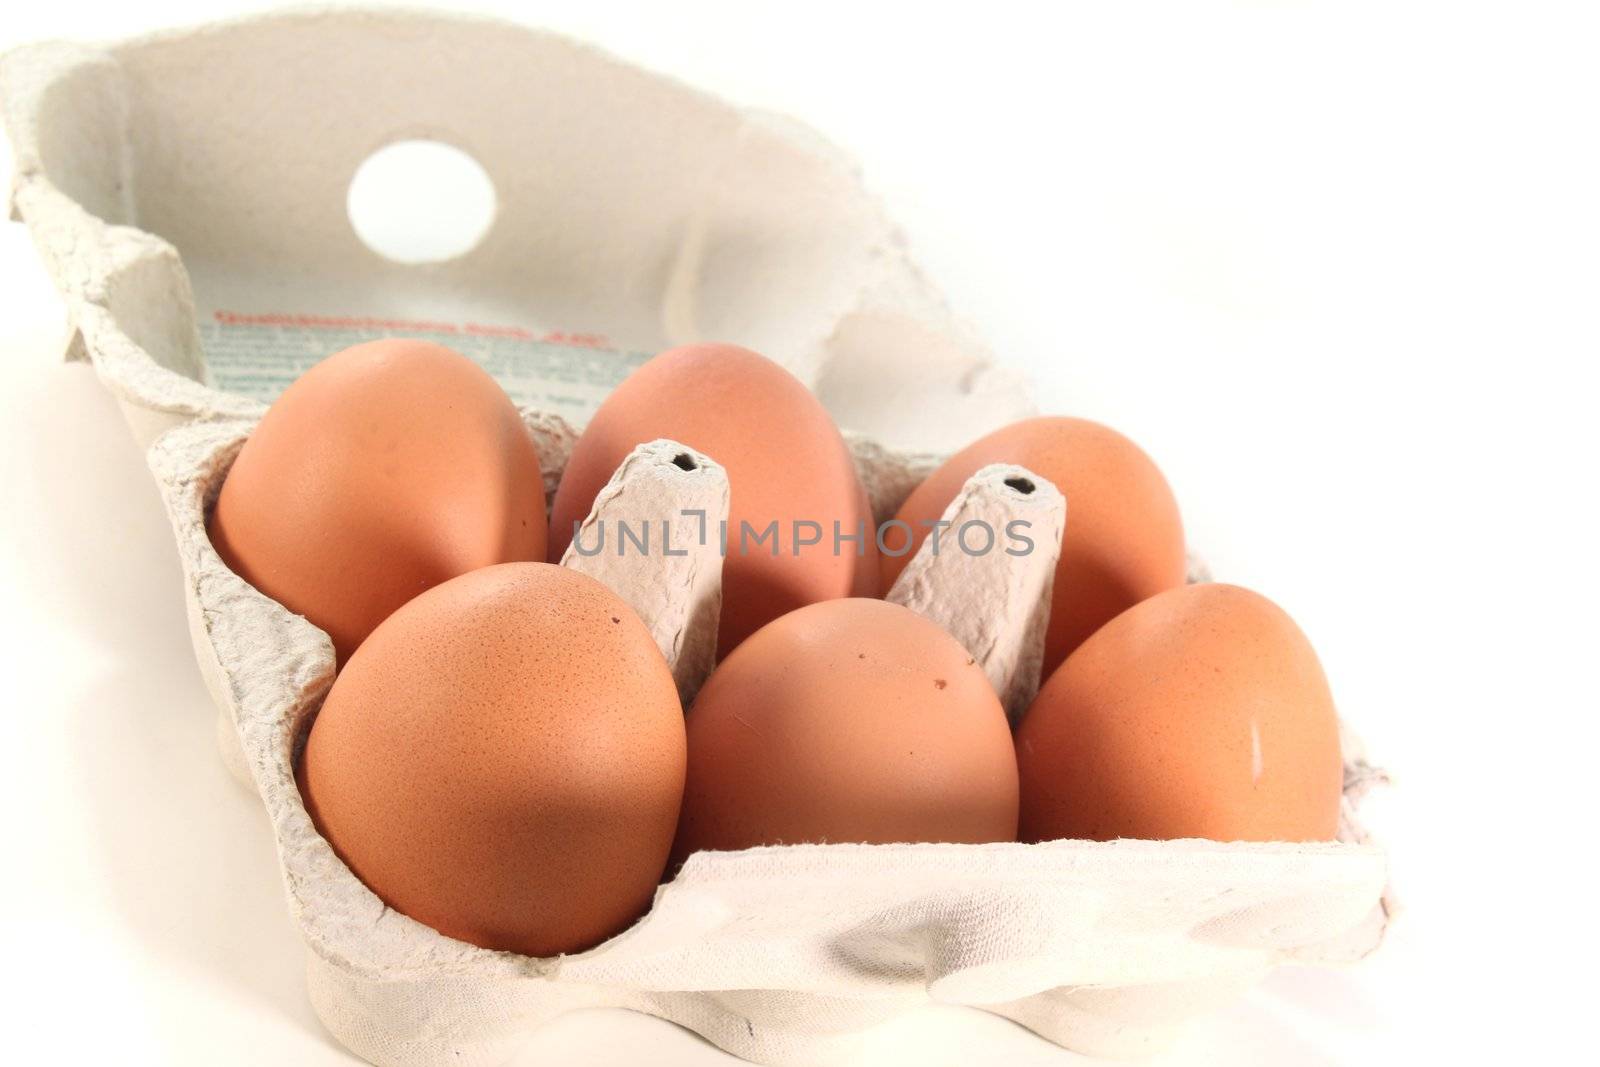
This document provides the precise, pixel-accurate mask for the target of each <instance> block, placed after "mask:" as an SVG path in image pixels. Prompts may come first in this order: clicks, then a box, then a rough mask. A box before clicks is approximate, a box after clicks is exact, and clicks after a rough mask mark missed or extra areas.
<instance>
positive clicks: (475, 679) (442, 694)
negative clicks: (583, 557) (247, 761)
mask: <svg viewBox="0 0 1600 1067" xmlns="http://www.w3.org/2000/svg"><path fill="white" fill-rule="evenodd" d="M683 775H684V729H683V710H682V706H681V705H680V704H679V702H678V695H677V690H676V688H675V687H674V685H673V680H672V675H671V672H670V671H669V670H668V668H667V663H666V661H665V660H664V659H663V658H662V656H661V653H660V652H659V651H658V650H657V648H656V645H655V643H654V642H653V641H652V640H651V638H650V634H649V632H648V631H647V630H646V628H645V625H644V623H643V622H641V621H640V619H639V617H638V616H637V615H636V614H634V612H633V610H632V609H631V608H629V607H628V605H627V604H625V603H624V602H623V601H622V600H621V599H620V598H618V597H617V596H616V595H615V594H614V593H612V592H611V591H610V590H609V589H607V588H606V587H605V586H603V585H601V584H600V583H599V582H597V581H595V580H594V579H592V578H589V577H587V576H585V575H582V574H579V573H577V572H576V571H572V570H568V569H566V568H563V567H555V566H551V565H550V564H546V563H508V564H504V565H501V566H498V567H489V568H485V569H483V570H477V571H473V572H472V573H470V574H466V575H463V576H461V577H459V578H455V579H452V580H450V581H448V582H445V583H443V584H442V585H438V586H435V587H434V588H433V589H430V590H429V591H428V592H426V593H423V594H422V595H421V596H419V597H417V598H416V599H415V600H412V601H411V602H410V603H408V604H406V605H405V606H404V607H402V608H401V609H400V610H399V611H397V612H395V613H394V614H393V615H391V616H390V617H389V618H388V619H386V620H385V621H384V622H383V623H382V624H381V625H380V626H379V627H378V628H377V629H376V630H375V631H373V633H372V636H371V637H369V638H368V639H367V641H366V642H365V643H364V644H363V645H362V646H361V647H360V648H359V649H357V650H356V653H355V655H353V656H352V657H351V658H350V662H349V663H348V664H346V666H345V668H344V670H343V671H342V672H341V673H340V674H339V677H338V679H337V680H336V681H335V682H334V685H333V689H332V690H331V691H330V692H329V694H328V697H327V700H326V702H325V703H324V705H323V707H322V711H321V713H320V714H319V715H318V716H317V719H316V721H315V723H314V724H313V725H312V728H311V733H310V736H309V737H308V739H307V742H306V747H305V756H304V763H303V767H302V773H301V783H302V792H303V795H304V797H305V800H306V807H307V809H308V810H309V811H310V813H311V815H312V818H313V819H314V821H315V822H316V825H317V828H318V829H319V830H320V831H321V833H322V835H323V837H325V838H326V839H327V840H328V842H329V843H330V844H331V845H332V846H333V848H334V850H335V851H336V852H337V853H338V854H339V856H340V858H341V859H343V860H344V861H345V863H346V864H348V865H349V867H350V869H351V870H352V871H354V872H355V874H356V876H357V877H358V878H360V879H361V880H362V881H363V882H364V883H366V885H367V887H368V888H370V889H371V890H372V891H373V892H374V893H376V894H377V895H378V897H379V898H380V899H382V900H383V902H384V903H386V904H388V905H389V906H390V907H392V908H394V909H395V910H397V911H400V912H403V913H404V914H406V915H409V916H411V917H412V918H413V919H416V920H418V921H419V922H423V923H426V924H427V925H429V926H431V927H433V928H434V929H436V930H438V931H440V932H441V933H444V934H447V935H449V936H450V937H454V938H459V939H460V940H462V941H468V942H471V943H472V944H475V945H481V946H483V947H485V948H493V949H504V950H507V951H510V952H520V953H523V954H525V955H529V956H553V955H556V954H557V953H566V952H576V951H579V950H581V949H585V948H589V947H591V946H593V945H595V944H597V943H599V942H601V941H603V940H605V939H606V938H608V937H610V936H612V935H613V934H616V933H618V932H619V931H621V930H622V929H624V928H625V927H627V926H628V925H629V924H631V923H632V922H633V921H634V920H635V919H637V918H638V917H639V916H640V915H641V914H642V913H643V912H644V911H645V910H646V909H647V908H648V907H649V905H650V900H651V896H652V894H653V893H654V891H655V887H656V884H657V882H658V881H659V880H660V877H661V873H662V869H663V867H664V865H665V863H666V860H667V852H668V849H669V847H670V846H671V844H672V836H673V830H674V827H675V826H676V824H677V819H678V805H679V801H680V799H681V797H682V795H683Z"/></svg>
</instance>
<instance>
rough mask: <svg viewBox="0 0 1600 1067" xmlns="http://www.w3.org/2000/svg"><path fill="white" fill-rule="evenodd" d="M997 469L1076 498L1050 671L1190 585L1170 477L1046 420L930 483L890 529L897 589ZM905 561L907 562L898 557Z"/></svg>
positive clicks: (1111, 440)
mask: <svg viewBox="0 0 1600 1067" xmlns="http://www.w3.org/2000/svg"><path fill="white" fill-rule="evenodd" d="M991 463H1016V464H1020V465H1021V466H1024V467H1026V468H1028V469H1029V470H1031V471H1033V472H1034V473H1035V474H1038V475H1040V476H1041V477H1043V478H1047V479H1049V480H1050V481H1051V482H1052V483H1054V484H1055V487H1056V488H1057V489H1059V490H1061V492H1062V494H1063V495H1065V496H1066V498H1067V524H1066V529H1065V531H1064V533H1063V534H1062V540H1061V558H1060V561H1059V562H1058V563H1057V565H1056V578H1055V589H1054V592H1053V594H1052V598H1051V607H1050V622H1049V627H1048V629H1047V630H1046V633H1045V646H1044V670H1045V673H1046V674H1048V673H1049V672H1050V671H1052V670H1054V669H1055V668H1056V667H1057V666H1058V665H1059V664H1060V663H1061V661H1062V660H1064V659H1065V658H1066V657H1067V654H1068V653H1070V652H1071V651H1072V650H1073V649H1075V648H1077V647H1078V646H1079V645H1080V644H1082V643H1083V641H1084V640H1085V639H1086V638H1087V637H1088V636H1089V635H1090V634H1092V633H1094V632H1095V631H1096V630H1098V629H1099V628H1100V627H1101V626H1103V625H1105V624H1106V623H1107V622H1109V621H1110V620H1111V619H1112V618H1113V617H1115V616H1116V615H1117V614H1118V613H1119V612H1122V611H1124V610H1126V609H1127V608H1130V607H1132V606H1133V605H1134V604H1137V603H1138V602H1139V601H1141V600H1143V599H1145V598H1146V597H1149V596H1154V595H1155V594H1156V593H1159V592H1162V591H1163V590H1166V589H1173V588H1176V587H1177V586H1180V585H1182V584H1183V580H1184V568H1185V557H1184V543H1183V524H1182V523H1181V522H1180V521H1179V518H1178V504H1177V501H1176V500H1175V499H1174V498H1173V496H1172V490H1171V489H1170V488H1169V487H1168V486H1167V481H1166V479H1165V478H1163V477H1162V475H1161V471H1160V470H1159V469H1157V467H1156V465H1155V464H1154V463H1153V462H1151V460H1150V457H1149V456H1147V455H1145V454H1144V452H1143V451H1141V450H1140V449H1139V446H1137V445H1135V444H1134V443H1133V442H1132V441H1130V440H1128V439H1127V438H1126V437H1124V436H1122V435H1121V434H1119V433H1117V432H1116V431H1115V430H1112V429H1108V428H1107V427H1105V426H1101V425H1099V424H1098V423H1094V422H1089V421H1088V420H1086V419H1073V418H1065V417H1041V418H1036V419H1026V420H1024V421H1022V422H1017V423H1013V424H1012V425H1010V426H1006V427H1004V428H1002V429H999V430H996V431H995V432H994V433H992V434H989V435H988V436H987V437H984V438H981V439H979V440H978V441H975V442H973V443H972V444H971V445H968V446H967V447H966V448H964V449H962V450H961V451H960V452H957V453H956V454H955V455H954V456H951V457H950V459H948V460H946V461H945V463H944V464H943V465H942V466H940V467H939V468H938V469H937V470H936V471H934V472H933V473H932V474H931V475H929V476H928V478H927V480H926V481H924V482H923V483H922V484H921V485H919V486H918V487H917V488H916V489H915V490H914V491H913V492H912V493H911V495H910V496H909V497H908V498H907V499H906V502H905V503H904V504H903V505H901V507H900V511H899V514H897V515H896V516H895V518H896V519H898V520H899V521H900V522H902V523H906V524H908V525H909V526H910V535H909V537H908V534H907V531H906V529H905V528H903V527H901V526H898V525H890V526H886V527H885V530H884V538H883V543H884V552H883V554H882V556H881V557H880V558H881V560H882V567H883V579H882V585H883V588H884V590H885V591H887V590H888V589H889V588H890V587H891V586H892V585H893V584H894V581H895V579H896V578H898V577H899V576H900V572H901V570H903V569H904V568H905V565H906V564H907V563H908V562H910V560H911V557H912V555H914V554H915V552H916V550H917V549H918V548H920V547H921V546H922V543H923V542H924V541H925V540H926V539H927V538H928V536H929V534H930V532H931V531H932V529H933V527H932V526H931V525H930V524H931V523H934V522H937V521H938V520H939V519H940V517H941V516H943V514H944V510H945V508H947V507H949V505H950V502H951V501H952V500H954V499H955V496H956V494H957V493H959V492H960V491H961V487H962V485H963V484H965V483H966V480H967V479H968V478H970V477H972V476H973V475H974V474H976V473H977V472H978V470H979V469H980V468H982V467H986V466H988V465H989V464H991ZM896 553H898V554H896Z"/></svg>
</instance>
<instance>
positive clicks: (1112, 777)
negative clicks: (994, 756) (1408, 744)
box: [1017, 585, 1344, 841]
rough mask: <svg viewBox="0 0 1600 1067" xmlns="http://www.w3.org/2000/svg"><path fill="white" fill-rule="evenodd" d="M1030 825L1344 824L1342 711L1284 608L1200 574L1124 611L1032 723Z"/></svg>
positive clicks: (1322, 834)
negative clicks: (1199, 579)
mask: <svg viewBox="0 0 1600 1067" xmlns="http://www.w3.org/2000/svg"><path fill="white" fill-rule="evenodd" d="M1017 765H1018V769H1019V771H1020V773H1021V776H1022V825H1021V837H1022V839H1023V840H1024V841H1047V840H1053V839H1055V838H1062V837H1072V838H1090V839H1093V840H1097V841H1109V840H1112V839H1114V838H1120V837H1137V838H1149V839H1155V840H1164V839H1171V838H1181V837H1204V838H1211V839H1213V840H1217V841H1322V840H1328V839H1331V838H1333V837H1334V836H1335V835H1336V834H1337V833H1338V829H1339V798H1340V791H1341V788H1342V785H1343V776H1344V772H1343V766H1342V763H1341V760H1340V752H1339V723H1338V719H1337V717H1336V715H1335V713H1334V708H1333V698H1332V696H1331V695H1330V694H1329V692H1328V682H1327V679H1326V678H1325V677H1324V676H1323V673H1322V666H1321V664H1320V663H1318V662H1317V656H1316V653H1315V652H1313V651H1312V650H1311V645H1310V643H1309V642H1308V641H1307V640H1306V638H1305V635H1304V634H1302V633H1301V632H1300V629H1299V628H1298V627H1297V626H1295V624H1294V621H1293V620H1292V619H1290V618H1289V616H1288V615H1286V614H1284V612H1283V610H1282V609H1281V608H1279V607H1278V606H1277V605H1276V604H1274V603H1272V602H1271V601H1270V600H1267V599H1266V598H1265V597H1262V596H1259V595H1257V594H1256V593H1252V592H1250V591H1249V590H1247V589H1240V588H1239V587H1238V586H1232V585H1192V586H1186V587H1184V588H1181V589H1174V590H1171V591H1169V592H1166V593H1162V594H1160V595H1158V596H1154V597H1151V598H1150V599H1149V600H1146V601H1145V602H1143V603H1142V604H1139V605H1138V606H1136V607H1133V608H1129V609H1128V610H1127V611H1125V612H1123V613H1122V614H1121V615H1119V616H1117V617H1116V618H1115V619H1113V620H1112V621H1111V622H1110V623H1108V624H1107V625H1106V626H1105V628H1104V629H1102V630H1100V631H1099V632H1098V633H1096V634H1095V635H1094V636H1093V637H1091V638H1089V640H1087V641H1085V642H1084V643H1083V645H1082V646H1081V647H1080V648H1079V649H1078V650H1077V651H1076V652H1074V653H1073V654H1072V655H1071V656H1069V657H1068V658H1067V662H1066V663H1065V664H1063V665H1062V667H1061V669H1060V670H1058V671H1056V672H1055V674H1054V675H1052V676H1051V677H1050V680H1049V681H1048V682H1046V683H1045V686H1044V688H1043V689H1041V690H1040V691H1039V695H1038V697H1037V698H1036V699H1035V700H1034V702H1033V706H1032V707H1030V708H1029V709H1028V713H1027V715H1026V717H1024V718H1023V720H1022V725H1021V726H1020V727H1019V728H1018V730H1017Z"/></svg>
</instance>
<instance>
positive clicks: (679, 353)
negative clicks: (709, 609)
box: [550, 344, 878, 656]
mask: <svg viewBox="0 0 1600 1067" xmlns="http://www.w3.org/2000/svg"><path fill="white" fill-rule="evenodd" d="M657 438H670V439H671V440H674V441H678V442H680V443H682V444H686V445H688V446H689V447H691V448H695V449H698V450H700V451H701V452H704V453H706V454H707V455H709V456H710V457H711V458H712V459H714V460H716V461H717V462H718V463H721V464H722V465H723V467H725V468H726V469H727V472H728V484H729V489H730V504H729V513H728V527H727V544H728V550H727V557H726V560H725V562H724V563H723V568H722V588H723V598H722V620H721V626H720V631H719V635H718V654H719V655H722V656H726V655H727V654H728V653H729V652H730V651H731V650H732V649H733V648H734V646H736V645H737V644H738V643H739V642H740V641H743V640H744V639H745V638H746V637H748V636H749V635H750V634H752V633H754V632H755V631H756V630H757V629H759V628H760V627H762V626H764V625H766V624H767V623H769V622H771V621H772V620H773V619H776V618H777V617H778V616H780V615H783V614H785V613H786V612H789V611H793V610H794V609H795V608H798V607H801V606H803V605H805V604H811V603H815V602H816V601H819V600H831V599H834V598H837V597H846V596H876V595H877V592H878V559H877V541H876V539H875V537H874V536H873V525H872V512H871V509H870V507H869V506H868V503H867V496H866V493H865V492H864V491H863V490H862V488H861V484H860V482H859V481H858V480H857V478H856V470H855V465H854V463H853V462H852V461H851V458H850V451H849V449H847V448H846V447H845V443H844V440H843V438H841V437H840V436H839V430H838V428H837V427H835V426H834V424H833V420H832V419H831V418H830V417H829V416H828V413H827V411H826V410H825V409H824V408H823V407H822V405H821V404H820V403H819V402H818V401H817V399H816V397H814V396H812V395H811V393H810V392H809V391H807V389H806V387H805V386H804V385H802V384H800V382H799V380H798V379H796V378H795V377H794V376H793V375H792V374H790V373H789V372H788V371H786V370H784V369H783V368H782V367H780V366H778V365H777V364H776V363H773V362H772V361H771V360H769V359H766V358H764V357H762V356H759V355H757V354H756V353H754V352H751V351H749V350H748V349H744V348H739V347H736V346H734V345H722V344H698V345H686V346H684V347H682V348H674V349H671V350H669V351H666V352H663V353H661V354H660V355H659V356H656V357H655V358H654V359H652V360H650V362H648V363H646V364H645V365H644V366H642V367H640V368H639V369H638V370H636V371H634V372H633V374H631V375H630V376H629V377H628V379H627V380H626V381H624V382H623V383H622V384H621V385H619V386H618V387H617V388H616V390H615V391H614V392H613V393H612V394H611V396H610V397H608V398H607V399H606V402H605V403H604V404H602V405H601V406H600V410H599V411H597V412H595V415H594V418H593V419H591V420H590V421H589V425H588V426H587V427H586V428H585V429H584V431H583V436H582V437H581V438H579V440H578V443H577V445H576V447H574V448H573V450H572V457H571V459H569V460H568V462H567V468H566V472H565V473H564V474H563V475H562V478H561V487H560V488H559V489H558V490H557V492H556V498H555V502H554V504H553V506H552V509H551V518H550V522H551V532H550V559H551V560H559V559H560V558H561V554H562V553H563V552H565V551H566V549H567V545H568V544H570V543H571V541H572V531H573V526H574V524H575V523H579V522H582V521H583V520H584V518H586V517H587V516H588V514H589V509H590V508H591V507H592V506H593V505H594V498H595V495H596V494H597V493H599V491H600V489H601V488H602V487H604V485H605V484H606V482H607V481H608V480H609V479H610V477H611V475H612V473H613V472H615V471H616V469H617V465H618V464H620V463H621V462H622V460H623V458H624V457H625V456H626V455H627V454H628V453H629V452H630V451H632V450H633V448H634V447H635V446H637V445H640V444H643V443H645V442H647V441H653V440H655V439H657ZM665 518H668V519H670V520H673V525H674V530H676V529H679V528H684V529H688V530H690V531H692V532H696V533H697V532H698V531H697V529H696V527H695V526H694V520H693V519H682V520H680V519H679V518H678V517H677V516H665ZM680 523H681V527H680ZM771 523H776V524H777V529H776V531H775V536H773V537H768V538H766V539H764V540H763V539H761V538H762V535H763V534H765V533H766V531H767V530H768V526H769V524H771ZM796 523H806V524H810V523H814V524H815V526H814V527H813V526H810V525H805V526H801V527H799V528H798V529H797V527H796ZM836 523H837V524H838V525H837V529H838V530H839V531H840V533H841V534H842V535H844V536H853V535H859V538H860V539H859V540H857V541H854V542H844V541H842V540H841V542H840V545H839V547H840V551H837V552H836V551H835V550H834V549H835V543H834V530H835V524H836ZM744 524H748V531H749V532H748V534H747V536H745V537H744V538H742V539H741V536H740V534H741V530H744V529H746V526H745V525H744ZM709 536H711V537H716V536H717V531H716V529H715V528H714V527H713V528H712V529H711V530H710V533H709ZM813 538H820V541H819V542H818V543H816V544H804V543H803V542H806V541H810V540H812V539H813Z"/></svg>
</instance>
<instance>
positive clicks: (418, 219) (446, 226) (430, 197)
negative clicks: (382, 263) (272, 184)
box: [345, 140, 495, 263]
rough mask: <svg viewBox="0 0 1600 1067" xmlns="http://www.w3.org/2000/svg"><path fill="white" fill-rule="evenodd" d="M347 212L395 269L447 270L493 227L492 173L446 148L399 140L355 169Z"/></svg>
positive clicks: (368, 242) (362, 236)
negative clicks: (436, 266) (432, 266)
mask: <svg viewBox="0 0 1600 1067" xmlns="http://www.w3.org/2000/svg"><path fill="white" fill-rule="evenodd" d="M345 212H346V213H347V214H348V215H349V217H350V226H351V228H352V229H354V230H355V232H356V236H357V237H359V238H360V239H361V243H362V244H364V245H366V246H367V247H368V248H370V249H372V251H374V252H376V253H377V254H378V255H380V256H382V257H383V258H385V259H388V260H393V261H394V262H396V263H440V262H443V261H444V260H447V259H455V258H457V257H459V256H463V255H466V254H467V253H468V252H470V251H472V250H473V249H474V248H476V247H477V246H478V242H480V241H482V240H483V238H484V235H485V234H487V233H488V232H489V226H490V224H491V223H493V222H494V214H495V191H494V183H493V182H492V181H490V180H489V175H488V173H487V172H486V171H485V170H484V169H483V167H482V166H480V165H479V164H478V161H477V160H475V159H473V158H472V157H471V156H469V155H467V153H465V152H463V151H462V150H461V149H459V148H456V147H455V146H454V145H448V144H445V143H444V142H442V141H420V140H409V141H395V142H394V143H393V144H388V145H385V146H384V147H382V148H380V149H378V150H377V151H376V152H374V153H372V155H370V156H368V157H367V158H366V160H365V161H363V162H362V164H361V166H359V167H357V168H356V173H355V176H354V177H352V178H351V179H350V189H349V191H348V192H347V193H346V194H345Z"/></svg>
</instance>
